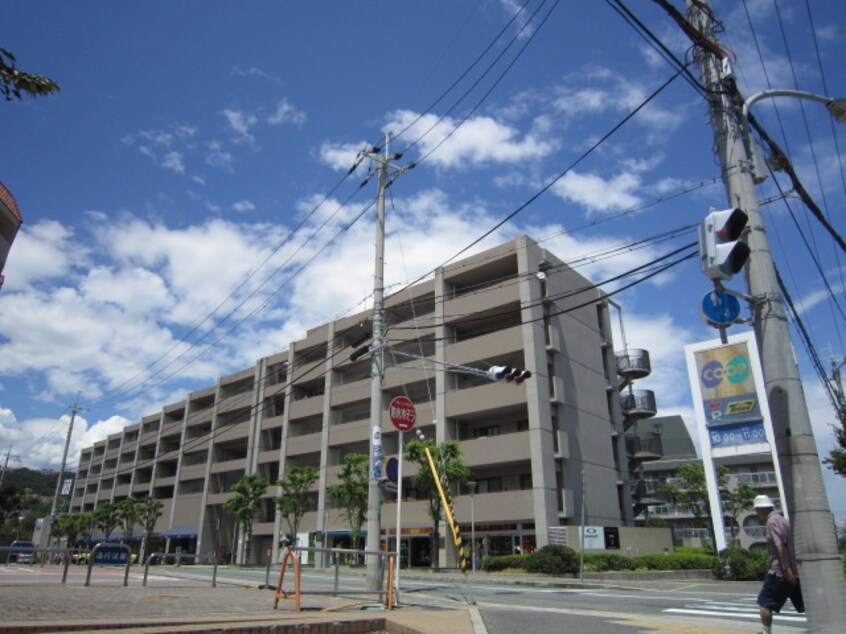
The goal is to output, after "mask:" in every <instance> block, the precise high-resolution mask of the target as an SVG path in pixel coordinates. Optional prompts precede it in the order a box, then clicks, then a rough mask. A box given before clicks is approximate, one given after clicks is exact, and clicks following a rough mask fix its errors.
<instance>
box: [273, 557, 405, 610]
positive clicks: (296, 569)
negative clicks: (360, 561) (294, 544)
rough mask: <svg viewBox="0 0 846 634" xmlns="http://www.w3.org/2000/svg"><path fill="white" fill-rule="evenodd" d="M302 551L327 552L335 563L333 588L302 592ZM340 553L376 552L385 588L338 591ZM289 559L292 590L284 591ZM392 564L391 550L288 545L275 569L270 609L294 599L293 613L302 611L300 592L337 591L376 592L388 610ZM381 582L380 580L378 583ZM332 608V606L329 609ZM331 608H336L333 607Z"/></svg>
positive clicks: (337, 593) (392, 577)
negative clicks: (272, 598) (388, 551)
mask: <svg viewBox="0 0 846 634" xmlns="http://www.w3.org/2000/svg"><path fill="white" fill-rule="evenodd" d="M303 551H307V552H322V553H330V554H331V555H332V557H333V560H334V565H335V587H334V588H333V589H332V590H307V591H304V590H303V589H302V584H301V574H300V572H301V568H300V553H301V552H303ZM341 554H356V555H359V554H361V555H374V554H375V555H379V556H380V557H381V561H382V562H383V565H382V566H381V568H382V572H383V575H382V576H383V577H384V572H385V569H387V577H388V581H387V584H386V588H385V589H384V590H382V589H379V590H351V591H348V592H342V591H341V590H340V589H339V587H338V577H339V559H338V555H341ZM289 561H290V562H292V566H291V567H292V569H293V574H294V590H293V592H289V591H287V590H285V573H286V572H287V571H288V562H289ZM395 566H396V555H395V553H393V552H391V553H386V552H383V551H376V552H372V551H368V550H351V549H348V548H311V547H303V548H296V549H294V548H291V549H285V551H283V553H282V564H281V567H280V569H279V583H277V584H276V596H275V597H274V600H273V609H274V610H276V609H278V607H279V600H280V599H286V600H289V601H293V602H294V607H295V609H296V611H297V612H300V611H301V610H302V595H304V594H323V595H332V596H338V595H340V594H350V595H360V594H378V595H379V602H380V603H381V602H382V598H383V596H384V602H385V607H386V608H387V609H389V610H393V609H394V567H395ZM380 585H381V583H380ZM330 609H332V608H330ZM334 609H338V608H337V607H335V608H334Z"/></svg>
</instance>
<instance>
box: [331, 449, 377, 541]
mask: <svg viewBox="0 0 846 634" xmlns="http://www.w3.org/2000/svg"><path fill="white" fill-rule="evenodd" d="M369 463H370V456H368V455H367V454H363V453H348V454H347V455H346V456H344V465H343V466H342V467H341V470H340V472H338V479H339V480H340V483H339V484H334V485H332V486H329V487H327V488H326V492H327V493H328V494H329V497H331V498H332V499H333V500H334V501H335V502H336V504H338V506H339V507H340V509H341V514H342V515H343V517H344V519H345V520H346V522H347V525H348V526H349V527H350V533H351V534H352V544H353V548H357V545H358V539H359V535H360V534H361V527H362V526H363V525H364V520H365V519H366V517H367V505H368V493H369V469H368V467H369Z"/></svg>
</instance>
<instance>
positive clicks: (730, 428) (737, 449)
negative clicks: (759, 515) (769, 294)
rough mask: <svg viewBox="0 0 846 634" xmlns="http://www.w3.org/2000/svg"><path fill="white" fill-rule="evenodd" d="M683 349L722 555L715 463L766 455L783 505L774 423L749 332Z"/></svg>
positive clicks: (753, 337)
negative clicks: (743, 456) (770, 462)
mask: <svg viewBox="0 0 846 634" xmlns="http://www.w3.org/2000/svg"><path fill="white" fill-rule="evenodd" d="M684 350H685V358H686V360H687V372H688V378H689V379H690V389H691V393H692V394H693V407H694V410H695V412H696V427H697V430H698V432H699V447H700V449H701V451H702V462H703V466H704V467H705V480H706V483H707V486H708V498H709V500H710V506H711V517H712V519H713V521H714V532H715V533H716V534H715V535H714V542H715V544H716V546H717V550H722V549H723V548H725V547H726V537H725V530H724V527H723V513H722V509H721V505H720V499H719V490H718V485H717V474H716V466H715V460H717V459H719V458H724V457H729V456H742V455H747V454H769V456H770V459H771V460H772V463H773V467H774V471H775V474H776V480H777V482H778V490H779V496H780V497H781V500H782V502H784V501H785V500H784V487H783V486H782V482H781V469H780V468H779V463H778V454H777V453H776V451H775V443H774V442H773V438H774V435H773V426H772V419H771V418H770V410H769V405H768V403H767V399H766V392H765V390H764V378H763V377H764V373H763V371H762V369H761V360H760V357H759V356H758V347H757V345H756V342H755V333H753V332H751V331H747V332H745V333H742V334H738V335H732V336H731V337H728V339H727V342H726V343H723V342H722V341H720V340H712V341H704V342H702V343H696V344H691V345H688V346H685V349H684ZM785 506H786V505H785Z"/></svg>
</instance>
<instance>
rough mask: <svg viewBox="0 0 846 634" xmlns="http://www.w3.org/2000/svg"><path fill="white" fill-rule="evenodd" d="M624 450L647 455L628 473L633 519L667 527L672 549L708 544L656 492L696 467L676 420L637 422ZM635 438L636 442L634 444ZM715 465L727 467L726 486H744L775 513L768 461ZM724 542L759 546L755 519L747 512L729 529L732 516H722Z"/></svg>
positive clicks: (688, 518)
mask: <svg viewBox="0 0 846 634" xmlns="http://www.w3.org/2000/svg"><path fill="white" fill-rule="evenodd" d="M627 440H628V442H629V444H630V448H631V445H632V444H633V443H634V444H637V445H638V446H640V447H644V446H648V447H649V454H650V455H649V457H648V458H646V459H645V460H644V461H643V462H642V463H640V464H639V465H638V470H637V474H636V475H635V474H633V475H632V484H633V489H634V491H635V492H634V498H635V511H636V518H635V519H636V521H638V522H647V521H648V518H649V517H652V518H659V519H660V520H661V522H664V523H666V524H667V525H669V526H670V527H671V528H672V531H673V542H674V544H675V545H676V546H699V545H701V544H702V543H704V542H706V541H711V533H710V530H709V529H708V528H707V527H705V526H703V525H702V522H701V521H697V519H696V518H695V517H694V516H693V514H692V513H690V512H688V511H684V510H682V509H679V508H676V507H675V506H674V505H673V504H672V502H671V501H670V500H669V499H668V498H667V496H666V495H665V494H664V493H663V492H662V488H661V485H662V484H664V483H667V482H670V483H672V482H673V480H674V478H675V477H676V471H677V470H678V468H679V467H680V466H681V465H683V464H685V463H690V462H694V463H697V464H701V463H702V461H701V459H699V458H697V457H696V450H695V448H694V446H693V442H692V441H691V439H690V434H689V433H688V430H687V428H686V427H685V424H684V421H683V420H682V418H681V416H666V417H661V418H654V419H651V420H649V421H645V422H642V423H641V424H640V426H639V428H638V429H637V431H636V432H635V433H633V434H630V435H629V437H628V438H627ZM636 440H637V442H635V441H636ZM719 464H721V465H723V466H725V467H726V468H727V478H726V484H727V486H728V487H729V488H733V487H735V486H737V485H739V484H748V485H749V486H751V487H753V488H754V489H756V491H757V493H758V494H766V495H769V496H770V498H772V500H773V502H774V503H775V505H776V509H778V510H781V507H782V503H781V499H780V497H779V492H778V481H777V479H776V474H775V468H774V466H773V462H772V459H771V458H770V457H769V456H768V455H766V454H752V455H748V454H747V455H742V456H734V457H727V458H721V459H720V461H719ZM725 519H726V540H727V542H731V540H733V539H736V540H738V541H739V542H740V545H741V546H742V547H743V548H765V547H766V534H765V533H764V527H763V526H761V523H760V521H759V520H758V516H757V515H756V514H755V511H754V510H753V509H752V508H751V505H750V508H749V509H748V510H746V511H745V512H743V513H741V515H740V517H738V518H736V521H737V525H735V526H730V524H732V523H733V522H734V521H735V518H731V517H728V515H726V517H725Z"/></svg>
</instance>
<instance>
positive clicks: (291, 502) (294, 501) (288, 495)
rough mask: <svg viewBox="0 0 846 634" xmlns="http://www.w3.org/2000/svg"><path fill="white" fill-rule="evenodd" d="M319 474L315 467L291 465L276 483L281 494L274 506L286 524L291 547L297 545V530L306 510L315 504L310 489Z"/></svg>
mask: <svg viewBox="0 0 846 634" xmlns="http://www.w3.org/2000/svg"><path fill="white" fill-rule="evenodd" d="M319 475H320V471H318V470H317V469H316V468H315V467H291V468H290V469H289V470H288V473H287V474H286V475H285V477H283V478H282V479H280V480H279V481H278V482H277V483H276V484H277V486H278V487H279V488H280V489H282V495H280V496H279V497H277V498H276V508H278V509H279V512H280V513H281V514H282V517H283V518H284V519H285V523H286V524H288V535H287V537H288V540H289V542H290V544H291V547H292V548H296V546H297V532H298V531H299V527H300V522H301V521H302V519H303V516H304V515H305V514H306V512H307V511H310V510H312V509H313V508H315V507H316V506H317V505H316V503H315V499H314V496H313V495H312V493H311V489H312V487H313V486H314V483H315V482H317V478H318V477H319Z"/></svg>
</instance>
